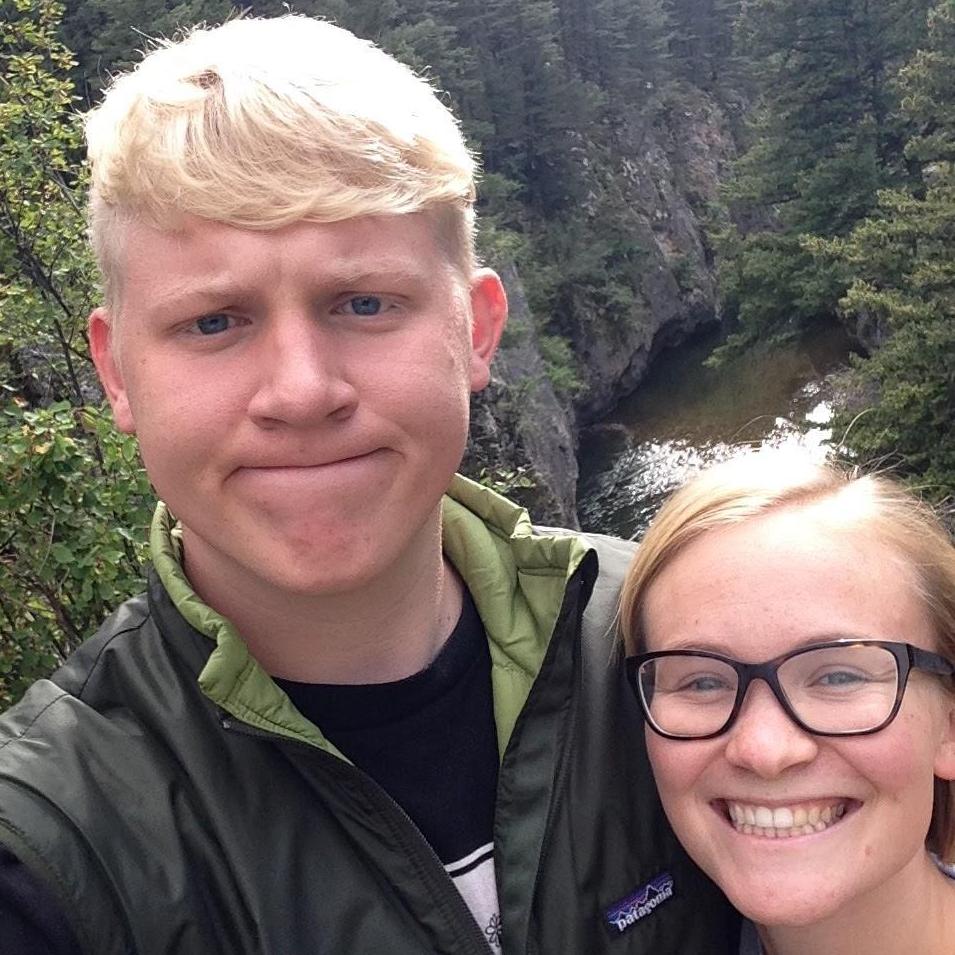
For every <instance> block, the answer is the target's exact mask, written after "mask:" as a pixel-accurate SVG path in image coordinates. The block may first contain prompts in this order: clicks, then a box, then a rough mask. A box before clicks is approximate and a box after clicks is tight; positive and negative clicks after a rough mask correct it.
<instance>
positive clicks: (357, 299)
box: [348, 295, 381, 315]
mask: <svg viewBox="0 0 955 955" xmlns="http://www.w3.org/2000/svg"><path fill="white" fill-rule="evenodd" d="M348 304H349V306H350V307H351V310H352V312H353V313H354V314H355V315H377V314H378V313H379V312H380V311H381V299H380V298H378V296H377V295H356V296H354V297H353V298H350V299H349V300H348Z"/></svg>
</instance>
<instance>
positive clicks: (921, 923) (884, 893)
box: [758, 852, 955, 955]
mask: <svg viewBox="0 0 955 955" xmlns="http://www.w3.org/2000/svg"><path fill="white" fill-rule="evenodd" d="M825 881H826V880H825V873H820V874H819V883H820V884H819V889H820V891H821V892H824V891H825ZM758 929H759V935H760V939H761V940H762V944H763V948H764V950H765V952H766V953H767V955H806V953H807V952H819V953H825V955H872V953H873V952H878V953H879V955H911V953H912V952H918V953H919V955H951V952H952V950H953V948H955V882H953V881H952V880H951V879H949V878H947V877H946V876H945V875H944V874H943V873H941V872H940V871H939V870H938V868H937V867H936V865H935V863H934V862H933V861H932V859H931V857H930V856H929V855H928V853H927V852H926V853H925V854H924V857H923V856H920V857H919V858H917V859H914V860H913V861H912V862H911V863H910V864H909V865H907V866H906V867H905V868H904V869H902V870H901V871H900V872H898V873H897V874H896V876H895V877H894V878H892V879H890V880H888V881H887V882H885V883H883V884H882V885H880V886H878V887H877V888H876V889H874V890H873V891H871V892H868V893H866V894H865V895H864V896H860V897H859V898H857V899H855V900H853V901H852V902H851V903H850V904H848V905H845V906H843V907H841V908H840V909H839V910H838V911H837V912H835V913H833V914H832V915H831V916H829V917H827V918H825V919H822V920H820V921H818V922H813V923H812V924H809V925H795V926H793V925H773V926H765V925H760V926H758Z"/></svg>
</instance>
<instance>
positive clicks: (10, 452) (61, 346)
mask: <svg viewBox="0 0 955 955" xmlns="http://www.w3.org/2000/svg"><path fill="white" fill-rule="evenodd" d="M61 14H62V7H61V5H60V4H59V3H58V2H56V0H7V2H5V3H4V5H3V8H2V16H0V314H2V316H3V324H2V327H0V357H2V359H3V365H2V367H0V385H2V387H3V392H2V397H0V634H2V636H0V708H3V707H4V706H5V705H6V704H8V703H10V702H12V701H13V699H15V698H16V697H17V696H18V695H19V694H20V692H22V690H23V689H24V688H25V687H26V686H27V685H28V684H29V683H30V682H32V681H33V680H34V679H36V677H38V676H42V675H45V674H46V673H47V672H48V671H49V669H50V668H51V667H52V666H53V665H54V664H56V663H57V662H59V661H60V660H62V659H63V658H64V656H65V655H66V654H67V653H68V652H69V651H70V650H72V649H73V648H74V647H75V646H76V644H77V643H78V642H79V641H80V640H81V639H82V638H83V637H84V636H86V635H87V634H88V633H89V632H90V631H91V630H92V629H93V628H94V627H95V626H96V625H97V624H98V623H99V621H100V620H101V619H102V618H103V616H105V614H106V612H107V611H108V610H109V609H111V607H112V606H114V605H115V603H116V601H117V599H118V598H121V597H123V596H126V595H128V594H129V593H131V592H132V591H133V590H136V589H139V588H140V587H141V579H140V577H141V575H140V569H139V568H140V564H139V558H140V556H141V553H142V550H143V546H144V540H145V524H146V522H147V521H148V516H149V510H150V506H149V501H150V492H149V487H148V483H147V482H146V479H145V475H144V473H143V471H142V469H141V468H140V467H139V464H138V459H137V455H136V450H135V446H134V445H133V444H132V443H131V441H130V440H129V439H127V438H123V437H122V436H120V435H117V434H115V433H113V432H112V429H111V428H110V427H109V422H108V416H107V415H106V414H105V413H104V412H103V411H102V409H101V408H100V406H99V404H98V402H99V394H98V392H97V390H96V388H95V385H94V384H93V375H92V373H91V368H90V363H89V356H88V350H87V344H86V340H85V335H84V327H85V317H86V314H87V313H88V311H89V309H90V306H91V304H92V303H93V302H94V301H95V295H96V292H95V282H94V269H93V265H92V262H91V261H90V257H89V254H88V252H87V251H86V243H85V241H84V231H85V223H84V216H83V195H84V190H85V185H86V176H85V173H84V172H83V171H82V166H81V165H80V164H79V163H78V156H79V148H80V140H81V136H80V130H79V126H78V118H77V116H76V114H75V113H74V111H73V90H72V85H71V82H70V80H69V77H68V74H69V71H70V70H71V69H72V67H73V65H74V61H73V59H72V57H71V55H70V53H69V51H68V50H67V49H66V48H65V47H63V46H62V44H60V43H59V41H58V40H57V39H56V30H57V28H58V26H59V19H60V16H61ZM77 169H80V170H81V171H80V172H79V173H77V172H76V170H77ZM25 396H28V397H29V399H30V400H29V401H28V400H27V397H25ZM31 402H32V403H33V404H34V405H37V407H30V404H31ZM91 402H92V404H91Z"/></svg>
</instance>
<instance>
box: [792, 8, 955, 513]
mask: <svg viewBox="0 0 955 955" xmlns="http://www.w3.org/2000/svg"><path fill="white" fill-rule="evenodd" d="M929 24H930V42H929V44H928V47H927V49H924V50H921V51H919V52H918V53H917V54H916V55H915V57H914V58H913V60H912V62H911V64H910V65H909V66H908V67H907V68H906V69H905V70H904V71H903V73H902V90H903V93H904V97H903V100H902V104H903V109H904V110H905V111H906V112H907V113H908V115H909V116H910V117H911V118H912V119H913V120H917V121H918V127H917V128H918V130H919V132H918V134H917V135H916V136H914V137H913V138H912V139H911V140H910V141H909V143H908V146H907V148H906V154H907V155H908V156H909V157H910V158H912V159H918V160H920V161H921V162H923V163H925V164H926V165H925V167H924V175H923V180H922V182H920V183H918V184H916V185H915V186H913V187H912V188H910V189H894V190H885V191H883V192H881V193H880V194H879V205H878V211H877V214H876V215H874V216H872V217H871V218H870V219H867V220H866V221H864V222H861V223H860V224H859V225H858V226H857V227H856V228H855V229H854V230H853V231H852V233H851V234H850V235H849V236H848V237H846V238H844V239H834V240H829V241H824V240H820V239H815V240H811V241H809V242H807V248H808V250H809V251H810V252H812V253H813V254H815V255H816V256H817V257H818V259H819V260H820V261H821V262H822V263H824V264H825V263H832V262H835V263H837V265H838V266H840V267H842V268H845V269H847V270H848V271H849V272H850V273H851V275H852V282H851V284H850V285H849V288H848V291H847V292H846V294H845V296H844V297H843V299H842V301H841V303H840V305H841V309H842V312H843V314H844V315H846V316H847V317H848V318H850V319H851V320H853V321H855V322H857V323H859V324H861V325H863V326H865V327H868V328H874V329H877V330H879V332H880V333H881V335H882V336H883V337H885V339H886V340H885V342H884V344H882V345H881V347H879V348H877V349H876V350H874V351H873V353H872V354H871V355H870V356H869V357H868V358H865V359H860V360H859V361H858V362H857V363H856V368H855V373H854V379H855V385H856V389H857V390H858V391H859V392H860V393H861V394H863V395H870V396H873V397H872V399H871V403H870V405H869V407H868V408H866V409H865V410H864V412H863V413H861V414H858V415H855V409H853V412H847V413H846V414H844V415H843V416H842V420H841V421H840V422H838V423H837V424H839V425H842V426H844V427H847V428H848V433H847V437H846V443H847V444H848V445H849V446H850V447H851V448H853V449H854V450H855V451H856V452H857V453H858V454H860V455H861V456H863V457H865V458H878V459H889V460H892V461H893V462H896V463H898V465H899V467H900V470H901V471H902V472H903V473H905V474H908V475H911V476H913V477H914V478H917V479H918V481H919V483H920V484H922V485H927V486H928V487H929V488H930V489H932V488H934V490H935V492H936V495H937V496H939V497H942V496H946V495H949V494H951V489H952V487H953V486H955V432H953V429H952V422H953V421H955V256H953V254H952V253H953V247H955V150H953V146H952V144H953V143H955V83H953V76H955V4H953V3H952V2H951V0H944V2H942V3H940V4H939V5H938V6H937V7H936V8H935V9H934V10H933V11H932V14H931V16H930V18H929ZM850 425H851V427H850Z"/></svg>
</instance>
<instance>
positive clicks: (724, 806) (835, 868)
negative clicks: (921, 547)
mask: <svg viewBox="0 0 955 955" xmlns="http://www.w3.org/2000/svg"><path fill="white" fill-rule="evenodd" d="M832 506H833V502H830V503H829V505H828V507H829V508H830V510H829V511H827V510H826V507H827V505H826V504H822V505H818V504H817V505H810V506H806V507H793V508H787V509H784V510H780V511H778V512H775V513H773V514H770V515H767V516H764V517H760V518H757V519H753V520H750V521H747V522H745V523H742V524H738V525H735V526H732V527H727V528H722V529H719V530H714V531H710V532H708V533H706V534H704V535H703V536H702V537H701V538H699V539H698V540H696V541H695V542H693V543H692V544H691V545H689V546H688V547H687V548H686V550H684V551H683V552H682V553H681V554H679V555H678V556H677V557H676V558H675V559H674V560H673V561H672V562H671V563H670V564H669V565H667V566H666V567H665V568H664V570H663V571H662V573H661V574H660V575H659V576H658V577H657V578H656V580H655V581H654V582H653V583H652V585H651V586H650V588H649V589H648V591H647V594H646V600H645V603H644V616H643V618H642V622H643V627H644V632H645V636H646V643H647V650H667V649H705V650H712V651H715V652H718V653H722V654H725V655H726V656H729V657H732V658H734V659H736V660H740V661H743V662H747V663H758V662H762V661H765V660H769V659H771V658H773V657H776V656H779V655H780V654H783V653H786V652H787V651H789V650H792V649H795V648H797V647H802V646H805V645H806V644H809V643H814V642H821V641H824V640H831V639H838V638H843V637H846V638H855V639H860V638H870V639H878V640H893V641H900V642H905V643H912V644H914V645H916V646H918V647H922V648H924V649H926V650H936V649H937V647H936V641H935V639H934V634H933V630H932V626H931V623H930V621H929V618H928V616H927V614H926V612H925V610H924V609H923V607H922V605H921V603H920V601H919V599H918V598H917V596H916V593H915V588H914V586H913V581H912V578H911V575H910V572H909V570H908V568H907V567H906V566H905V565H904V564H903V562H902V561H901V560H900V559H899V558H898V557H897V556H896V554H895V552H894V551H892V550H890V549H889V548H887V547H886V546H884V545H882V544H880V543H878V542H877V541H876V540H875V539H874V538H873V537H872V536H871V535H869V534H866V533H865V532H864V531H858V530H846V529H845V528H839V529H837V530H833V529H832V528H833V515H832V511H831V507H832ZM827 516H828V519H827ZM837 519H838V518H837ZM835 526H836V527H837V528H838V524H837V525H835ZM953 723H955V706H953V702H952V699H951V697H949V696H948V695H947V694H946V693H945V691H944V690H943V689H942V688H941V686H940V685H939V683H938V682H937V679H936V678H934V677H931V676H929V675H927V674H925V673H922V672H919V671H913V672H912V674H911V676H910V677H909V683H908V688H907V690H906V693H905V697H904V700H903V702H902V707H901V709H900V711H899V714H898V716H897V717H896V719H895V721H894V722H893V723H891V724H890V725H889V726H888V727H886V728H885V729H883V730H881V731H880V732H878V733H875V734H873V735H871V736H856V737H850V738H841V739H840V738H832V737H821V736H812V735H810V734H808V733H806V732H804V731H802V730H801V729H799V728H798V727H797V726H796V725H795V724H794V723H793V722H791V721H790V719H789V718H788V717H787V716H786V714H785V713H784V712H783V710H782V709H781V707H780V706H779V704H778V702H777V701H776V699H775V697H774V696H773V695H772V692H771V691H770V689H769V687H768V686H767V685H766V684H765V683H764V682H763V681H761V680H757V681H755V682H754V683H753V684H751V686H750V688H749V691H748V693H747V695H746V699H745V701H744V703H743V707H742V710H741V711H740V713H739V716H738V718H737V720H736V722H735V724H734V725H733V726H732V727H731V728H730V729H729V730H728V731H727V732H726V733H725V734H723V735H722V736H719V737H717V738H715V739H708V740H680V741H678V740H667V739H664V738H662V737H660V736H658V735H657V734H655V733H653V732H652V731H651V730H649V729H647V741H648V745H649V750H650V757H651V760H652V762H653V769H654V774H655V776H656V781H657V786H658V787H659V790H660V795H661V797H662V799H663V804H664V806H665V808H666V811H667V815H668V816H669V818H670V821H671V823H672V825H673V828H674V829H675V830H676V833H677V835H678V836H679V838H680V840H681V841H682V843H683V845H684V846H685V847H686V849H687V851H688V852H689V853H690V855H691V856H692V857H693V858H694V859H695V860H696V862H697V863H698V864H699V865H700V866H701V867H702V868H703V869H704V870H705V871H706V872H707V874H708V875H709V876H710V877H711V878H712V879H713V880H714V881H715V882H716V883H717V884H718V885H719V886H720V887H721V888H722V889H723V891H724V892H725V893H726V894H727V896H728V897H729V899H730V901H731V902H732V903H733V904H734V905H735V906H736V907H737V908H738V909H740V910H741V911H742V912H743V913H744V914H745V915H747V916H748V917H750V918H751V919H753V920H754V921H757V922H759V923H762V924H766V925H774V924H784V925H801V924H807V923H811V922H815V921H817V920H819V919H822V918H824V917H825V916H827V915H829V914H831V913H833V912H835V911H836V910H837V909H841V908H842V907H843V906H847V905H849V906H854V905H856V904H861V905H862V909H861V911H864V905H865V902H866V900H867V899H868V900H870V901H873V904H878V903H877V902H874V900H875V899H877V898H879V897H884V895H885V891H886V890H888V891H890V892H891V891H892V890H893V889H894V888H896V887H898V888H901V887H902V885H903V884H905V883H906V881H907V880H906V877H905V873H907V872H915V871H917V870H918V869H919V868H924V867H925V866H926V853H925V848H924V842H925V835H926V832H927V830H928V826H929V820H930V818H931V812H932V791H933V775H938V776H940V777H943V778H953V777H955V742H953V739H955V736H953ZM787 810H788V812H789V813H792V818H793V819H794V820H797V821H798V820H801V819H802V818H803V816H802V813H805V814H806V818H808V819H815V818H818V819H822V820H823V821H826V819H827V817H828V819H829V820H831V821H829V824H828V825H827V826H826V827H825V828H824V829H822V830H821V831H814V832H812V834H809V835H806V834H804V833H801V834H799V835H795V836H792V835H788V834H787V835H784V836H781V835H780V830H777V829H776V828H775V826H773V827H772V829H771V832H769V833H767V830H766V829H764V828H759V829H758V830H757V832H758V833H760V834H756V833H754V832H752V831H751V832H749V833H747V832H744V831H742V829H741V828H738V827H737V826H734V824H733V822H732V821H731V813H733V814H734V815H736V816H737V818H743V819H745V818H746V816H747V814H748V813H752V814H753V818H755V819H756V821H757V823H759V822H760V821H763V822H765V821H766V820H767V819H768V818H770V817H768V816H767V812H772V813H773V816H772V819H773V822H774V823H775V825H779V826H780V827H783V826H784V825H785V823H786V822H788V820H789V818H790V817H789V816H788V815H787V812H786V811H787ZM780 811H781V812H780Z"/></svg>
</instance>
